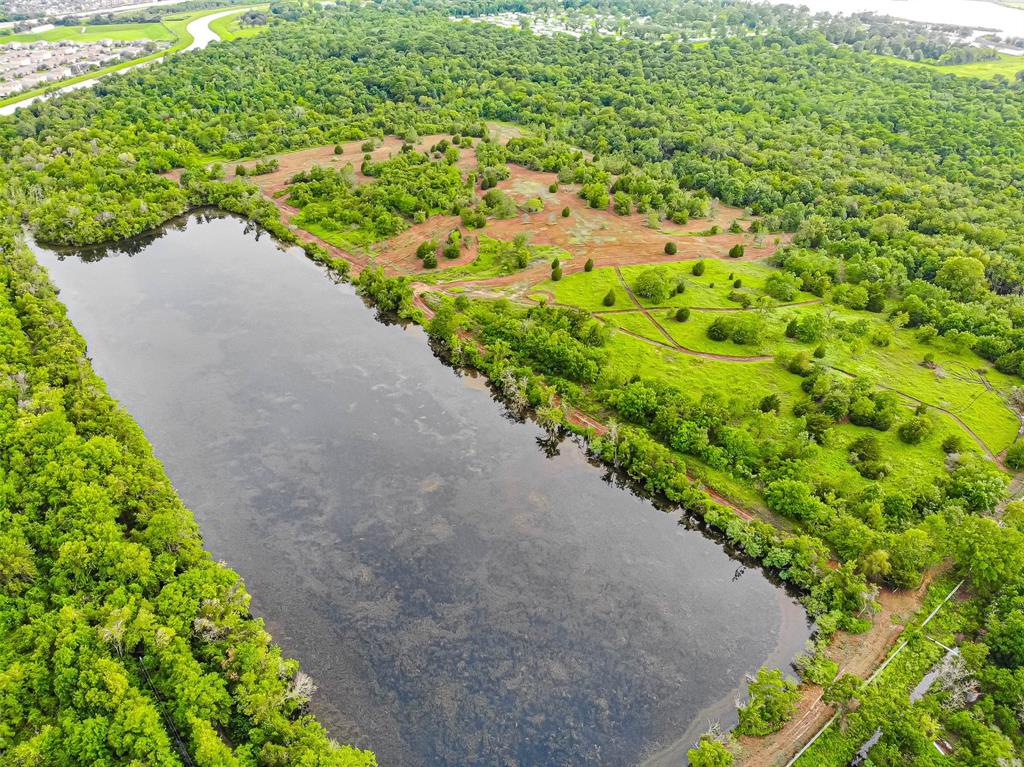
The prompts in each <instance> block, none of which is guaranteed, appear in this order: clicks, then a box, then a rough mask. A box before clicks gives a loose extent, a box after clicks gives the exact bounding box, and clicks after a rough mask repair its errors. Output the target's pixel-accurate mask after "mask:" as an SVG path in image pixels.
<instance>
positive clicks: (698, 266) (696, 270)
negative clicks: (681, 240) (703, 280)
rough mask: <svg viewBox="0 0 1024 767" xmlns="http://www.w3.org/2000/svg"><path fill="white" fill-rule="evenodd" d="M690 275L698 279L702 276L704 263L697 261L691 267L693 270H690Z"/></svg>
mask: <svg viewBox="0 0 1024 767" xmlns="http://www.w3.org/2000/svg"><path fill="white" fill-rule="evenodd" d="M690 273H691V274H692V275H693V276H694V277H700V276H701V275H702V274H704V262H703V261H698V262H697V263H695V264H694V265H693V268H691V269H690Z"/></svg>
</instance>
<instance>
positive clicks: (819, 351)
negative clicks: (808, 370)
mask: <svg viewBox="0 0 1024 767" xmlns="http://www.w3.org/2000/svg"><path fill="white" fill-rule="evenodd" d="M824 358H825V347H824V346H819V347H818V348H816V349H815V350H814V359H816V360H820V359H824Z"/></svg>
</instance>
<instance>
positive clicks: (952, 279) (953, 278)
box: [935, 256, 988, 301]
mask: <svg viewBox="0 0 1024 767" xmlns="http://www.w3.org/2000/svg"><path fill="white" fill-rule="evenodd" d="M935 284H936V285H939V286H941V287H943V288H945V289H946V290H948V291H949V292H950V293H952V294H953V295H954V296H955V297H957V298H959V299H960V300H963V301H970V300H973V299H975V298H977V297H979V296H980V295H982V294H983V293H984V292H985V291H987V290H988V282H987V281H986V280H985V266H984V265H983V264H982V263H981V261H979V260H978V259H976V258H971V257H970V256H952V257H950V258H947V259H946V260H945V261H943V262H942V266H940V267H939V271H938V272H937V273H936V274H935Z"/></svg>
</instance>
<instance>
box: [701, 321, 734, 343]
mask: <svg viewBox="0 0 1024 767" xmlns="http://www.w3.org/2000/svg"><path fill="white" fill-rule="evenodd" d="M732 326H733V322H732V318H731V317H716V318H715V321H714V322H712V323H711V324H710V325H708V330H707V335H708V338H710V339H711V340H712V341H727V340H728V339H729V336H730V335H732Z"/></svg>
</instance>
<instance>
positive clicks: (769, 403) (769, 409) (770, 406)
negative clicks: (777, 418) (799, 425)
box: [759, 394, 782, 413]
mask: <svg viewBox="0 0 1024 767" xmlns="http://www.w3.org/2000/svg"><path fill="white" fill-rule="evenodd" d="M759 407H760V409H761V412H762V413H778V412H779V411H780V410H781V409H782V399H781V398H780V397H779V395H778V394H766V395H765V396H764V397H762V398H761V404H760V406H759Z"/></svg>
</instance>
